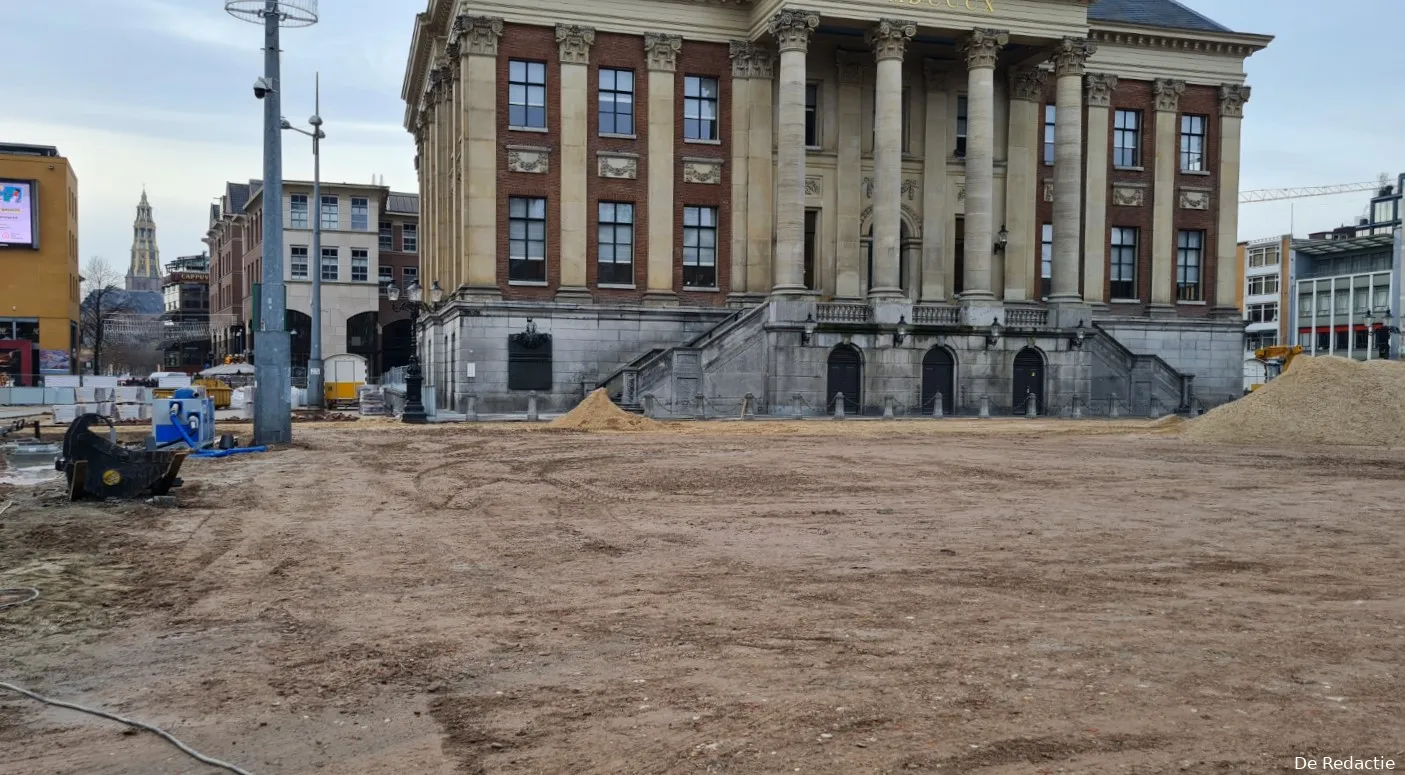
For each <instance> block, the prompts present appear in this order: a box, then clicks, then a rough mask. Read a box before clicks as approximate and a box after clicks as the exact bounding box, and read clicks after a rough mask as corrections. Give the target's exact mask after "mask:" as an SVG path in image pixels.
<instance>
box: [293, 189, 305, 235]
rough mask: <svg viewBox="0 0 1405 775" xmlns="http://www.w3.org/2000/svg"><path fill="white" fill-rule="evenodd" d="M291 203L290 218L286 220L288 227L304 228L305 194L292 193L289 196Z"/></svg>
mask: <svg viewBox="0 0 1405 775" xmlns="http://www.w3.org/2000/svg"><path fill="white" fill-rule="evenodd" d="M289 199H290V200H291V204H292V218H290V219H289V220H288V228H290V229H306V228H308V225H307V194H293V195H292V196H291V197H289Z"/></svg>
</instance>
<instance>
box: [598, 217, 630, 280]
mask: <svg viewBox="0 0 1405 775" xmlns="http://www.w3.org/2000/svg"><path fill="white" fill-rule="evenodd" d="M598 220H599V222H598V224H597V229H598V232H599V239H598V243H599V245H598V247H599V261H598V264H599V273H598V275H597V282H599V283H601V284H604V285H633V284H634V205H632V204H630V203H628V202H601V203H600V209H599V214H598Z"/></svg>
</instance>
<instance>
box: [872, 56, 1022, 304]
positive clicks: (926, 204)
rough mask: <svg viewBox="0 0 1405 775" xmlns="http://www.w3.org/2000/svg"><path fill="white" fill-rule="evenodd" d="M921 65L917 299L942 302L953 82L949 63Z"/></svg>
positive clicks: (934, 62)
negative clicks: (923, 100)
mask: <svg viewBox="0 0 1405 775" xmlns="http://www.w3.org/2000/svg"><path fill="white" fill-rule="evenodd" d="M922 64H923V73H922V74H923V76H924V77H925V80H926V82H927V131H926V136H925V138H924V141H923V142H924V147H925V149H926V160H925V161H924V162H923V163H922V288H921V290H920V295H919V296H918V298H919V299H921V300H922V301H925V302H943V301H946V290H947V289H946V265H947V251H946V243H945V238H946V223H947V212H948V211H949V209H950V207H949V203H948V202H947V180H946V157H947V153H948V151H949V150H950V148H951V142H950V140H949V138H948V132H949V129H950V125H951V111H950V106H949V104H948V101H947V89H948V88H949V86H950V81H949V73H948V71H947V69H946V68H947V65H946V63H944V62H939V61H937V60H934V59H928V60H925V61H924V62H923V63H922ZM856 142H857V140H856ZM1030 196H1031V197H1033V194H1031V195H1030Z"/></svg>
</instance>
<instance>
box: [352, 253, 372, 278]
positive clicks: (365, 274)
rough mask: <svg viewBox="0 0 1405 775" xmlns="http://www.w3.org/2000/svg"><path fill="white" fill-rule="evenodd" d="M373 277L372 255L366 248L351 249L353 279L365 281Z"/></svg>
mask: <svg viewBox="0 0 1405 775" xmlns="http://www.w3.org/2000/svg"><path fill="white" fill-rule="evenodd" d="M370 279H371V256H370V252H369V251H367V250H366V249H365V248H352V249H351V281H352V282H354V283H364V282H368V281H369V280H370Z"/></svg>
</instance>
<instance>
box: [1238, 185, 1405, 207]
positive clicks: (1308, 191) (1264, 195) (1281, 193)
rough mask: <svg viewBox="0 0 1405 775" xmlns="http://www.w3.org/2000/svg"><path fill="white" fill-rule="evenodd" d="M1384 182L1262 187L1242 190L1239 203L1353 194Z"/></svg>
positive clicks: (1371, 188) (1372, 189)
mask: <svg viewBox="0 0 1405 775" xmlns="http://www.w3.org/2000/svg"><path fill="white" fill-rule="evenodd" d="M1383 185H1385V184H1383V183H1382V181H1381V180H1368V181H1366V182H1365V183H1342V184H1340V185H1336V186H1306V187H1300V188H1260V189H1255V190H1253V191H1240V192H1239V203H1240V204H1250V203H1253V202H1277V201H1279V200H1282V199H1304V198H1306V197H1311V196H1331V195H1332V194H1351V193H1355V192H1357V191H1374V190H1376V189H1378V188H1380V187H1382V186H1383Z"/></svg>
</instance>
